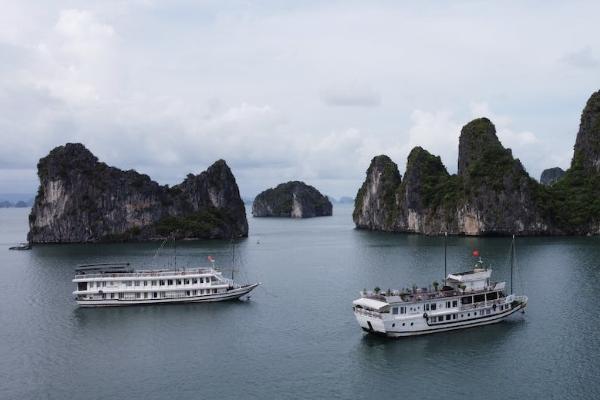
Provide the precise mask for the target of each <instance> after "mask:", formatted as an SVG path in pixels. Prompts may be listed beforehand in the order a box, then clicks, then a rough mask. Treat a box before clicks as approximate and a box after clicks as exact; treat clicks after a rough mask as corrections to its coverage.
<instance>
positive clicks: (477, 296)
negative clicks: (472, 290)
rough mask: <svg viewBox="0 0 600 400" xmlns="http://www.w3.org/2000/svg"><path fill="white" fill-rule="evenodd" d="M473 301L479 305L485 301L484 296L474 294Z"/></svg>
mask: <svg viewBox="0 0 600 400" xmlns="http://www.w3.org/2000/svg"><path fill="white" fill-rule="evenodd" d="M473 301H474V302H475V303H481V302H482V301H485V295H484V294H476V295H475V296H473Z"/></svg>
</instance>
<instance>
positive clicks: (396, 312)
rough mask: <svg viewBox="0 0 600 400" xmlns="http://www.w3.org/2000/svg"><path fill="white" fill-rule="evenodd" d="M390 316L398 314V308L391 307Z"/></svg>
mask: <svg viewBox="0 0 600 400" xmlns="http://www.w3.org/2000/svg"><path fill="white" fill-rule="evenodd" d="M392 314H394V315H397V314H398V307H392Z"/></svg>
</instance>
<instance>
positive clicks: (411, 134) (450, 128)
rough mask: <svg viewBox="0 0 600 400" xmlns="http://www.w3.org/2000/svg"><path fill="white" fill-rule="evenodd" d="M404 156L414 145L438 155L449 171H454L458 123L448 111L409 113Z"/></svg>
mask: <svg viewBox="0 0 600 400" xmlns="http://www.w3.org/2000/svg"><path fill="white" fill-rule="evenodd" d="M410 120H411V123H412V125H411V127H410V129H409V130H408V144H407V146H406V148H405V150H406V156H408V153H409V152H410V150H411V149H412V148H413V147H415V146H421V147H423V148H424V149H426V150H427V151H429V152H430V153H432V154H434V155H439V156H440V157H441V159H442V161H443V163H444V165H445V166H446V168H447V169H448V170H449V171H454V170H455V168H454V166H455V165H457V158H458V136H459V133H460V124H459V123H458V122H457V121H456V117H455V116H454V114H453V113H452V112H450V111H445V110H444V111H434V112H429V111H423V110H415V111H413V112H412V113H411V115H410Z"/></svg>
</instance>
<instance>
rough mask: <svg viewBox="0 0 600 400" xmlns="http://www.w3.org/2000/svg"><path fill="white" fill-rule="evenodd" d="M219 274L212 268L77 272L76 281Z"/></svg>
mask: <svg viewBox="0 0 600 400" xmlns="http://www.w3.org/2000/svg"><path fill="white" fill-rule="evenodd" d="M214 273H218V271H216V270H213V269H210V268H188V269H181V270H170V271H165V270H151V269H149V270H138V271H136V272H127V273H110V272H105V273H95V274H86V273H81V272H77V273H76V274H75V279H81V278H154V277H161V276H190V275H198V274H214Z"/></svg>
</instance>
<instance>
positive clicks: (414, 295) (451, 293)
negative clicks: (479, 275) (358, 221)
mask: <svg viewBox="0 0 600 400" xmlns="http://www.w3.org/2000/svg"><path fill="white" fill-rule="evenodd" d="M497 286H498V282H494V283H492V284H490V285H489V286H488V287H487V288H485V289H484V290H476V291H461V290H437V291H430V290H426V288H423V289H417V290H416V291H410V292H406V291H399V290H390V291H379V292H375V291H368V290H367V291H364V290H363V291H361V292H360V294H361V296H362V297H364V298H368V299H374V300H381V301H387V298H388V297H392V296H397V297H400V299H401V300H402V301H404V302H407V303H412V302H420V301H429V300H436V299H445V298H450V297H458V296H468V295H476V294H480V293H485V292H488V291H491V290H500V288H498V287H497Z"/></svg>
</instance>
